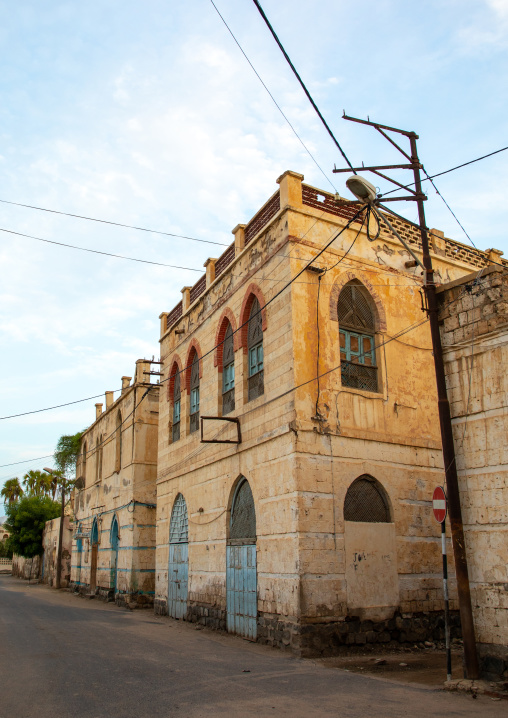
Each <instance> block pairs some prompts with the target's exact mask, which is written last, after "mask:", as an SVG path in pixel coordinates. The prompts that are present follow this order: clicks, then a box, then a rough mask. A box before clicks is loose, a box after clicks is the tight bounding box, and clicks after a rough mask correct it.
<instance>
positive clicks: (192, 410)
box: [189, 351, 199, 433]
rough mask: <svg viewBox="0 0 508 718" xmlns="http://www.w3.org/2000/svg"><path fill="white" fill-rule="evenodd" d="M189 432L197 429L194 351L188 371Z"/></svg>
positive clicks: (197, 387) (197, 374)
mask: <svg viewBox="0 0 508 718" xmlns="http://www.w3.org/2000/svg"><path fill="white" fill-rule="evenodd" d="M189 429H190V432H191V433H192V432H194V431H197V430H198V429H199V357H198V353H197V351H194V355H193V357H192V363H191V371H190V427H189Z"/></svg>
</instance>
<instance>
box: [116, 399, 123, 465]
mask: <svg viewBox="0 0 508 718" xmlns="http://www.w3.org/2000/svg"><path fill="white" fill-rule="evenodd" d="M115 438H116V456H115V471H116V472H117V473H119V472H120V469H121V468H122V415H121V413H120V412H118V414H117V415H116V437H115Z"/></svg>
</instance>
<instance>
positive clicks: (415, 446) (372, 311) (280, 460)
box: [155, 172, 488, 655]
mask: <svg viewBox="0 0 508 718" xmlns="http://www.w3.org/2000/svg"><path fill="white" fill-rule="evenodd" d="M302 179H303V177H302V176H301V175H297V174H296V173H293V172H286V173H285V174H284V175H282V177H281V178H279V180H278V181H279V184H280V190H279V191H278V192H276V193H275V194H274V195H273V196H272V197H271V198H270V200H269V201H268V202H267V203H266V204H265V205H264V207H263V208H262V209H261V210H260V211H259V212H258V214H257V215H256V216H255V217H254V218H253V220H251V222H250V223H249V224H248V225H238V226H237V227H236V228H235V230H234V235H235V242H234V245H233V246H232V247H231V248H229V249H227V250H226V252H224V254H223V255H222V257H220V258H219V259H218V260H212V259H210V260H208V262H207V263H206V264H205V266H206V278H205V277H204V278H202V279H201V280H199V282H197V283H196V285H194V287H185V288H184V289H183V290H182V295H183V298H182V302H181V303H180V304H179V305H177V306H176V307H175V308H174V309H173V310H172V311H171V312H169V313H163V314H162V315H161V360H162V361H163V362H164V364H163V386H161V393H160V413H159V452H158V479H157V559H156V584H155V591H156V597H155V604H156V610H157V611H159V612H161V613H165V612H167V611H168V606H169V612H170V613H171V614H172V615H177V616H181V617H183V618H186V619H187V620H193V621H199V622H200V623H203V624H206V625H210V626H212V627H217V628H222V627H224V626H226V625H227V626H228V629H229V630H231V631H234V632H237V633H243V635H247V636H248V637H250V638H257V640H260V641H262V642H263V643H269V644H271V645H278V646H281V647H290V648H291V649H292V650H293V651H295V652H296V653H300V654H304V655H313V654H314V655H315V654H319V653H326V652H328V651H331V650H336V649H337V648H338V647H340V646H341V645H348V644H350V643H355V644H358V645H362V644H363V643H365V642H385V641H386V642H387V643H388V642H391V641H402V642H404V641H410V642H414V641H415V640H417V638H416V636H418V640H423V639H424V638H425V637H427V636H432V635H435V632H436V631H437V630H438V629H439V622H440V621H441V612H442V610H443V601H442V579H441V553H440V527H439V525H438V524H437V523H436V522H435V521H434V519H433V518H432V511H431V496H432V490H433V488H434V486H435V485H436V483H442V480H443V469H442V455H441V447H440V435H439V424H438V415H437V400H436V394H435V391H434V390H433V387H434V386H435V379H434V369H433V362H432V354H431V345H430V335H429V330H428V325H427V324H426V323H425V315H424V314H422V309H421V296H420V290H421V286H422V277H421V273H420V271H419V270H418V268H414V267H411V261H410V260H411V257H410V255H409V253H408V252H407V251H406V250H405V249H404V248H403V247H401V245H400V243H399V242H398V240H397V239H396V238H394V237H392V236H391V235H390V234H388V233H385V232H384V231H382V232H381V235H380V237H379V239H377V240H376V241H375V242H369V241H368V239H367V236H366V232H365V227H364V226H363V225H362V224H361V220H360V221H356V222H353V223H352V224H351V226H350V227H349V228H348V229H346V230H345V231H344V232H343V233H342V234H341V235H340V236H338V237H337V238H336V240H335V241H334V242H333V244H332V245H331V246H330V247H329V248H328V249H327V250H326V251H325V252H324V253H323V254H322V255H321V256H320V257H319V259H318V260H317V261H316V263H315V265H313V267H312V268H311V269H306V270H305V271H303V273H302V274H300V275H299V276H298V277H297V279H296V281H294V282H293V283H291V284H290V286H288V287H287V288H286V289H284V291H282V292H281V289H282V288H284V287H285V285H286V284H287V283H289V282H290V281H291V280H292V279H294V278H295V277H296V276H297V275H298V273H299V272H300V271H301V270H302V269H304V267H305V265H306V264H307V263H308V262H309V261H310V260H311V259H312V258H313V257H315V256H316V254H317V253H318V251H320V250H321V249H322V248H323V247H324V245H325V243H327V242H328V241H329V240H330V239H331V238H332V237H333V236H334V235H335V234H337V233H338V232H339V230H342V229H344V227H345V225H346V223H347V221H348V220H349V219H350V218H351V217H352V216H353V215H354V212H355V211H356V210H355V209H352V208H351V207H349V206H345V207H344V206H342V207H341V206H338V205H337V203H336V202H335V198H334V196H333V195H330V194H328V193H325V192H322V191H321V190H316V189H314V188H312V187H309V186H307V185H304V184H302ZM396 222H397V229H398V230H399V231H401V232H403V233H404V235H405V237H406V240H407V241H408V242H409V243H410V244H411V245H412V247H413V249H414V250H415V251H416V252H417V253H420V254H421V248H420V244H419V238H418V234H417V233H416V232H415V231H414V230H413V229H412V228H411V226H410V225H407V224H404V223H403V222H401V221H399V220H396ZM433 260H434V262H435V267H436V270H437V277H438V278H442V279H443V280H445V281H451V280H453V279H456V278H459V277H461V276H463V275H465V274H467V273H470V272H471V271H472V270H473V269H474V268H475V267H477V268H482V267H485V266H486V265H487V264H488V257H487V255H486V254H485V253H482V252H477V251H476V250H469V249H468V248H467V247H465V246H464V245H461V244H459V243H457V242H453V241H451V240H448V239H445V238H444V237H443V236H442V234H441V233H439V232H437V231H433ZM316 270H317V271H316ZM322 270H326V271H325V272H323V271H322ZM348 292H349V293H350V296H352V297H353V299H354V297H355V296H357V295H356V294H355V292H356V293H359V295H361V297H360V298H359V299H358V300H355V301H358V302H360V303H362V302H363V305H362V306H368V310H366V311H367V314H369V316H370V320H369V321H372V327H371V328H370V329H369V330H368V331H367V330H365V332H364V333H363V334H362V333H361V332H359V330H358V331H356V333H355V332H352V331H348V332H345V330H344V331H343V325H344V326H346V323H345V322H342V320H341V319H340V316H339V310H340V307H338V303H339V301H340V298H341V297H344V296H345V295H346V294H347V293H348ZM348 296H349V295H348ZM362 298H363V299H362ZM256 301H257V302H258V303H259V307H260V315H259V316H260V318H259V323H258V325H256V326H255V327H254V324H255V321H257V320H256V318H255V317H256V316H257V315H256V313H254V314H252V308H253V307H256V306H258V305H257V304H256ZM355 311H356V309H355ZM365 321H367V320H365ZM229 325H230V326H231V329H232V332H233V339H232V346H231V348H230V350H228V351H230V352H232V354H231V355H232V356H233V359H232V363H231V364H230V365H228V367H227V376H225V372H226V364H225V360H224V356H223V353H224V354H225V353H226V341H227V336H228V331H229V330H228V326H229ZM251 328H253V332H252V334H253V336H254V334H255V332H257V335H256V337H257V338H255V339H253V338H252V337H251ZM237 330H238V331H237ZM254 330H255V331H254ZM346 335H347V336H346ZM260 337H261V339H260ZM343 337H346V338H345V339H344V341H347V342H349V344H348V345H347V347H348V349H347V350H348V351H349V350H350V351H351V356H353V354H354V347H353V345H354V343H355V342H357V341H362V342H363V346H364V349H362V360H363V358H364V356H365V347H366V346H367V345H368V346H370V350H371V351H370V360H369V362H370V368H368V369H362V371H363V372H364V378H360V379H355V376H354V371H356V370H357V363H355V361H354V360H353V359H351V360H350V359H349V358H348V359H347V360H346V359H341V351H342V343H341V342H342V341H343ZM222 341H224V344H223V345H220V346H217V344H218V342H222ZM254 342H257V344H255V343H254ZM259 346H261V355H260V354H259V349H258V348H259ZM256 347H258V348H256ZM343 351H344V352H345V351H346V349H344V350H343ZM256 352H258V353H257V354H256ZM260 356H262V357H263V362H264V363H262V364H260ZM344 356H347V357H349V354H348V355H346V354H344ZM228 361H229V360H228ZM261 365H262V367H263V369H262V372H263V376H262V377H261V380H260V381H257V383H254V382H253V381H252V380H253V379H254V378H257V380H259V373H258V374H256V373H255V372H258V371H259V366H261ZM232 366H234V373H233V371H232V369H231V367H232ZM346 369H347V371H351V372H352V376H353V378H350V376H349V375H347V374H345V373H344V372H345V371H346ZM318 374H319V375H320V380H319V382H317V381H316V376H317V375H318ZM232 377H234V409H233V410H230V403H228V405H227V406H228V411H229V413H228V414H227V416H228V417H229V418H236V419H238V420H239V425H240V429H241V443H238V444H236V443H231V444H219V443H201V442H200V431H199V428H198V430H197V431H192V430H191V429H194V428H196V427H197V423H196V416H197V412H196V406H198V409H199V414H200V415H201V416H211V417H217V416H221V415H222V412H223V408H224V406H225V403H224V401H225V399H224V397H225V396H226V393H227V392H226V389H227V391H229V392H231V388H229V389H228V387H231V381H232ZM365 377H366V378H365ZM225 380H226V381H225ZM354 381H358V385H357V386H356V387H355V386H352V383H354ZM364 381H365V382H370V385H369V387H370V388H365V386H364V385H363V384H362V382H364ZM261 385H262V386H261ZM260 389H261V391H260ZM196 392H197V393H196ZM230 399H231V396H230V395H228V402H230ZM249 399H250V400H249ZM196 402H197V403H196ZM191 414H192V416H191ZM199 414H198V415H199ZM203 430H204V434H205V438H206V439H208V438H219V439H222V440H223V439H230V440H231V441H235V440H236V438H237V430H238V427H237V426H236V424H234V423H228V424H226V422H220V421H205V424H204V429H203ZM245 480H247V482H248V487H250V491H251V496H252V502H253V506H254V509H255V536H254V537H252V536H251V534H252V531H247V530H246V532H245V533H244V534H240V538H238V536H237V535H236V534H235V533H234V530H233V528H234V521H235V520H236V519H235V515H236V514H235V510H236V509H235V507H236V503H235V502H236V501H237V498H236V497H237V496H238V494H239V491H240V489H241V487H243V486H244V485H245ZM357 480H358V481H357ZM361 491H366V492H367V493H366V494H365V496H367V495H372V497H373V501H374V503H375V502H376V501H377V502H378V504H379V507H378V509H379V510H380V511H381V512H382V511H384V512H385V513H384V515H383V517H381V518H376V515H375V513H371V514H370V515H368V516H366V517H365V516H362V515H361V511H359V508H358V507H359V506H360V509H361V507H362V500H361V495H362V494H361ZM369 492H371V493H370V494H369ZM180 496H181V497H183V500H182V499H181V498H179V505H181V506H184V507H185V512H186V513H185V526H183V523H182V521H183V520H182V514H179V517H178V521H179V522H180V523H179V524H178V526H179V531H180V529H181V531H180V534H179V535H178V536H177V537H176V538H171V530H170V526H173V525H174V524H173V522H172V520H171V516H172V513H173V515H174V520H175V525H176V519H177V517H176V514H175V507H176V505H177V504H175V500H176V499H177V498H178V497H180ZM246 496H247V494H246ZM359 497H360V498H359ZM248 499H249V497H248V496H247V498H245V501H246V503H247V504H248ZM355 501H356V508H355ZM345 502H346V504H347V505H351V506H352V507H353V508H350V509H348V511H349V512H350V513H349V519H348V520H346V518H345ZM367 503H368V502H366V501H365V502H364V503H363V505H367ZM369 506H370V504H369ZM372 506H374V504H372ZM238 510H239V511H240V509H238ZM369 510H370V509H369ZM367 513H368V512H367ZM238 515H239V516H240V513H239V514H238ZM380 515H381V514H380ZM240 518H241V517H240ZM239 520H240V519H239ZM252 546H254V553H252V552H251V553H250V554H249V553H248V551H249V550H250V549H252ZM242 571H243V572H244V573H243V574H242V573H241V572H242ZM187 575H188V578H187ZM239 577H240V578H239ZM238 581H240V584H239V583H238ZM241 581H243V582H244V583H243V584H242V583H241ZM252 582H254V583H252ZM251 584H252V585H253V586H254V588H251ZM239 586H240V587H239ZM451 590H452V600H451V604H452V608H453V609H456V608H457V604H456V597H455V590H454V585H453V577H452V580H451ZM249 592H250V593H249ZM252 592H253V595H254V597H255V609H254V611H253V612H251V609H248V610H247V609H245V612H244V613H243V614H242V612H241V611H242V610H243V609H242V608H241V606H240V608H238V605H239V604H238V601H240V603H241V602H242V601H244V602H245V605H247V603H248V601H249V600H250V598H249V596H250V595H251V594H252ZM168 597H169V598H168ZM235 601H236V603H235ZM242 605H243V604H242ZM346 636H348V637H347V638H346Z"/></svg>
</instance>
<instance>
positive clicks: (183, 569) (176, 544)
mask: <svg viewBox="0 0 508 718" xmlns="http://www.w3.org/2000/svg"><path fill="white" fill-rule="evenodd" d="M188 586H189V530H188V518H187V504H186V503H185V499H184V498H183V496H182V494H178V496H177V497H176V500H175V503H174V506H173V511H172V512H171V522H170V525H169V563H168V614H169V615H170V616H172V617H173V618H186V616H187V594H188Z"/></svg>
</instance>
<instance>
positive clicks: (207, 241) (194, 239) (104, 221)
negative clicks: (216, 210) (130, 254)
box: [0, 199, 228, 247]
mask: <svg viewBox="0 0 508 718" xmlns="http://www.w3.org/2000/svg"><path fill="white" fill-rule="evenodd" d="M0 202H2V203H3V204H12V205H15V206H16V207H25V208H27V209H37V210H38V211H39V212H51V213H52V214H61V215H63V216H64V217H74V218H75V219H86V220H88V221H89V222H100V223H101V224H112V225H113V226H115V227H124V228H125V229H136V230H138V231H139V232H150V234H162V235H164V236H165V237H175V238H176V239H189V240H191V241H192V242H201V243H203V244H217V245H218V246H219V247H227V246H228V245H227V244H224V243H223V242H214V241H213V240H211V239H198V238H197V237H188V236H187V235H185V234H175V233H174V232H162V231H161V230H158V229H147V228H146V227H136V226H135V225H132V224H122V223H121V222H111V221H109V220H107V219H97V218H96V217H85V216H84V215H81V214H72V213H71V212H62V211H60V210H57V209H47V208H46V207H36V206H35V205H32V204H22V203H21V202H11V201H9V200H7V199H0Z"/></svg>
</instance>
